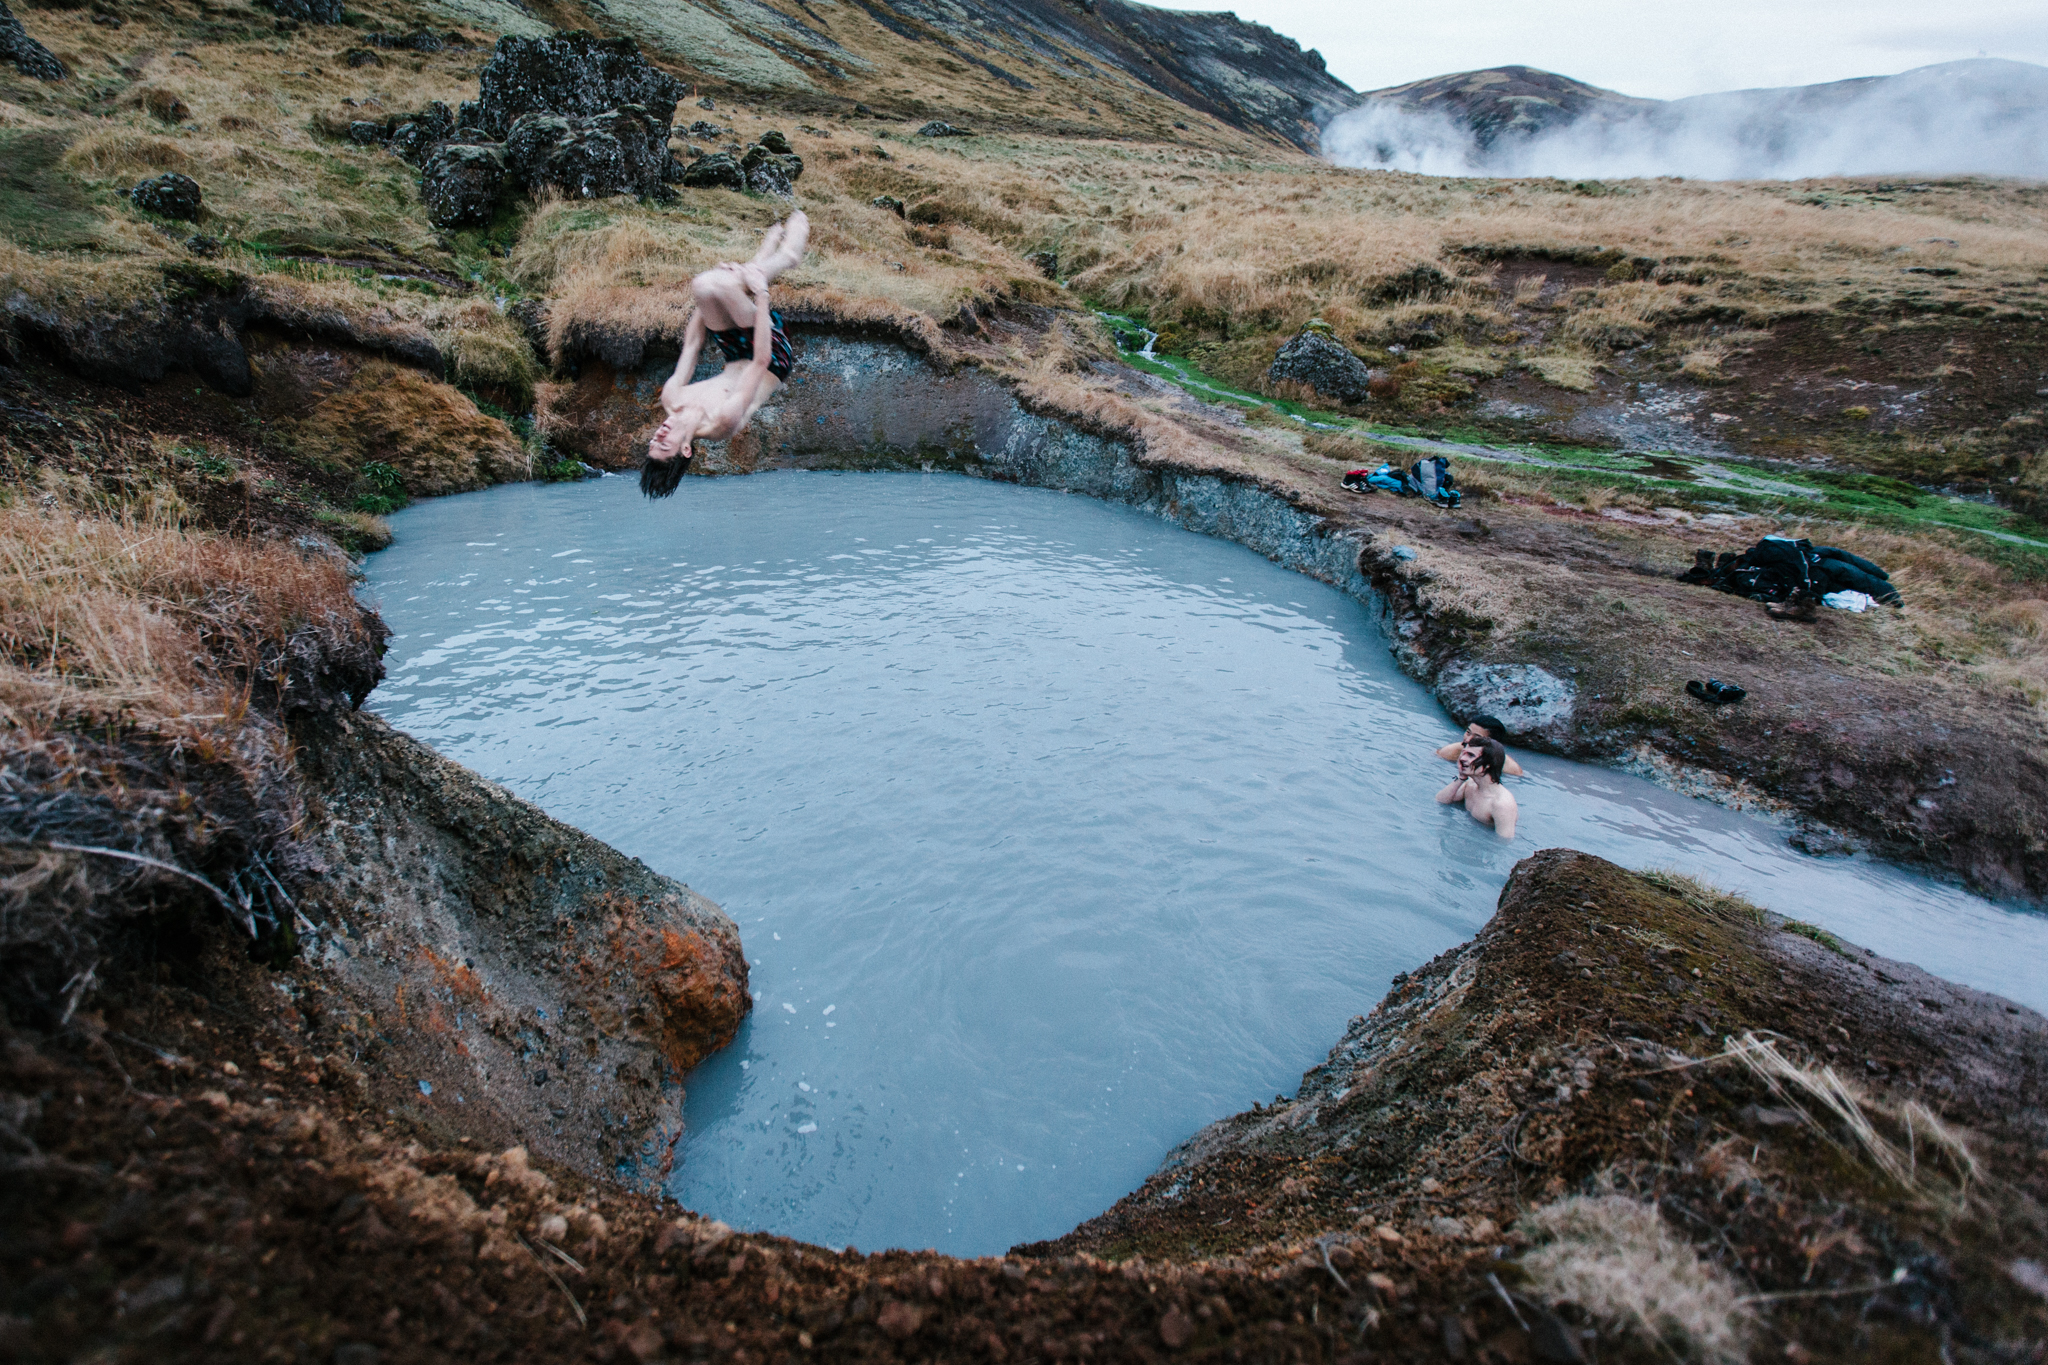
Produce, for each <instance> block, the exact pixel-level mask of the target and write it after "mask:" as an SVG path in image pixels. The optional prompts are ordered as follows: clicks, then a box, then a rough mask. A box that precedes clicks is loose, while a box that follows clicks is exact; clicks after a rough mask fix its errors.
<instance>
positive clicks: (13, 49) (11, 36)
mask: <svg viewBox="0 0 2048 1365" xmlns="http://www.w3.org/2000/svg"><path fill="white" fill-rule="evenodd" d="M0 62H13V63H14V65H15V69H16V70H18V71H20V72H21V74H22V75H24V76H29V77H33V78H34V79H36V80H39V81H61V80H63V79H64V63H62V62H60V61H58V60H57V59H56V58H55V57H53V56H51V55H50V49H48V48H47V47H44V46H43V45H42V44H41V43H39V42H37V41H36V40H35V39H33V38H31V37H29V36H28V30H27V29H25V28H23V27H22V26H21V20H19V19H17V18H15V17H14V11H13V10H10V9H8V8H7V0H0Z"/></svg>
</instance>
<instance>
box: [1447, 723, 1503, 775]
mask: <svg viewBox="0 0 2048 1365" xmlns="http://www.w3.org/2000/svg"><path fill="white" fill-rule="evenodd" d="M1489 739H1490V740H1492V741H1493V742H1494V743H1496V744H1500V745H1506V744H1507V742H1508V727H1507V726H1505V725H1503V724H1501V723H1500V722H1499V721H1498V720H1496V719H1494V718H1493V717H1492V716H1474V717H1472V723H1471V724H1469V725H1467V726H1466V727H1465V733H1464V734H1462V735H1460V736H1459V737H1458V738H1456V739H1454V740H1452V741H1451V742H1450V743H1449V744H1446V745H1444V747H1443V748H1441V749H1438V750H1437V751H1436V756H1437V757H1438V758H1440V759H1442V760H1443V761H1444V762H1446V763H1456V762H1457V761H1458V751H1459V750H1460V749H1463V748H1464V747H1465V746H1466V745H1468V744H1482V743H1484V742H1485V741H1487V740H1489ZM1502 771H1503V772H1505V773H1506V774H1507V775H1508V776H1509V777H1520V776H1521V775H1522V765H1521V764H1519V763H1517V762H1515V760H1514V757H1513V756H1512V755H1510V756H1509V757H1508V761H1507V766H1506V767H1505V768H1503V769H1502Z"/></svg>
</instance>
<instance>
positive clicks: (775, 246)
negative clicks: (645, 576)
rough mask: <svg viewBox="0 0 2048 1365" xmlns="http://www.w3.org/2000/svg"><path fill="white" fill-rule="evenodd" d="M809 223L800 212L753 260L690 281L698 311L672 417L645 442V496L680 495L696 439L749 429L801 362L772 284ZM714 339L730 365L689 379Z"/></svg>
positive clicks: (798, 248)
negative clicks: (771, 296) (771, 300)
mask: <svg viewBox="0 0 2048 1365" xmlns="http://www.w3.org/2000/svg"><path fill="white" fill-rule="evenodd" d="M810 235H811V224H810V220H809V219H807V218H805V217H804V215H803V213H802V211H801V210H799V211H798V212H796V213H792V214H790V215H789V218H788V220H787V221H785V222H781V223H777V224H776V225H775V226H774V227H772V228H769V229H768V234H767V236H765V237H763V238H762V239H761V249H760V250H759V251H757V252H755V253H754V259H753V260H751V261H748V262H747V263H746V264H745V265H741V264H739V263H738V262H735V261H726V262H724V263H723V264H721V265H715V266H713V267H712V268H711V269H709V270H707V271H705V272H704V273H703V274H701V275H699V276H698V277H697V278H696V279H694V280H692V281H690V288H691V290H692V291H693V292H694V293H695V295H696V300H697V306H696V307H695V308H694V309H693V310H691V313H690V321H689V324H688V325H687V326H686V327H685V328H684V330H683V354H682V358H681V359H680V360H678V361H677V362H676V372H675V373H674V374H672V375H670V376H669V378H668V382H667V383H665V384H663V385H662V386H661V406H662V407H663V408H664V409H666V410H667V413H668V416H667V418H666V419H665V420H663V422H662V424H661V425H660V426H659V427H656V428H655V431H654V439H653V440H651V441H649V442H648V443H647V462H646V463H645V464H643V465H641V466H640V491H641V492H643V493H645V494H646V495H647V496H648V497H650V498H665V497H667V496H668V495H669V494H671V493H673V492H675V491H676V485H677V484H679V483H681V482H682V480H683V473H684V471H685V470H687V469H688V468H689V467H690V457H691V455H692V454H694V453H695V452H694V451H693V450H692V449H691V446H692V444H693V443H694V442H697V441H723V440H726V439H727V438H729V437H732V436H736V435H738V434H739V433H740V432H741V431H743V430H745V429H746V425H747V423H748V422H749V421H750V420H752V418H753V416H754V414H755V413H756V412H758V411H760V409H761V405H762V404H763V403H766V402H767V401H768V400H769V399H770V398H773V397H774V396H775V393H776V390H778V389H780V388H781V387H782V383H783V381H784V380H785V379H787V378H789V371H790V367H791V366H792V365H793V364H795V361H796V357H795V356H794V355H793V354H792V353H791V351H790V349H789V338H788V337H787V336H785V335H783V331H782V316H781V314H779V313H777V312H775V311H774V310H773V309H771V308H770V307H769V306H768V286H769V285H770V284H772V283H773V282H774V280H775V277H776V276H777V275H780V274H781V273H782V272H783V271H785V270H787V269H789V268H790V267H791V266H793V265H795V264H796V263H797V262H798V261H801V260H802V259H803V258H804V244H805V243H806V242H807V241H809V240H810ZM707 334H708V335H709V336H710V337H711V339H712V340H714V341H716V342H717V343H718V349H719V351H720V352H721V353H723V354H724V356H725V368H724V369H722V370H720V371H719V372H718V373H717V374H715V375H713V376H712V377H711V378H709V379H705V380H700V381H698V382H697V383H694V384H693V383H691V382H690V376H691V375H692V374H694V373H696V370H697V357H698V356H699V355H701V354H702V353H703V350H704V338H705V336H706V335H707Z"/></svg>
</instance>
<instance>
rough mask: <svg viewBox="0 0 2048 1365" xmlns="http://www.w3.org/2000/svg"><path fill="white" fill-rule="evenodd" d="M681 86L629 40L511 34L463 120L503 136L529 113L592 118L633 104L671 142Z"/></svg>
mask: <svg viewBox="0 0 2048 1365" xmlns="http://www.w3.org/2000/svg"><path fill="white" fill-rule="evenodd" d="M683 89H684V87H683V83H682V82H681V81H679V80H677V79H676V78H675V77H673V76H671V75H669V74H668V73H667V72H664V71H658V70H656V69H655V68H654V67H652V66H649V65H648V64H647V59H646V58H645V57H642V56H641V55H640V50H639V49H638V48H636V47H635V46H634V45H633V43H632V40H631V39H627V38H596V37H593V36H592V35H590V34H588V33H562V34H557V35H555V36H553V37H548V38H520V37H505V38H500V39H499V40H498V48H497V51H496V52H494V53H493V54H492V55H491V60H490V61H489V62H488V63H486V64H485V66H484V70H483V76H482V78H481V83H480V88H479V93H478V96H477V98H476V100H475V101H474V102H472V103H470V104H465V105H463V106H462V113H463V118H462V122H463V125H464V126H465V127H476V128H481V129H482V130H483V131H484V132H486V133H488V134H490V135H491V136H492V137H495V138H502V137H507V136H509V135H510V134H511V132H512V125H513V124H514V123H516V122H518V121H519V119H520V117H521V116H522V115H525V114H536V113H539V114H563V115H582V116H584V117H588V116H590V115H593V114H602V113H604V112H605V111H606V110H609V109H617V108H620V107H621V106H623V105H628V104H634V105H638V106H640V108H641V109H642V110H643V111H644V112H645V114H646V115H647V116H648V117H650V118H652V119H653V120H654V121H655V122H656V123H659V124H660V125H661V128H662V138H663V141H666V140H667V137H668V129H669V126H670V125H671V124H672V123H674V121H675V113H676V102H677V101H678V100H680V99H681V98H682V95H683Z"/></svg>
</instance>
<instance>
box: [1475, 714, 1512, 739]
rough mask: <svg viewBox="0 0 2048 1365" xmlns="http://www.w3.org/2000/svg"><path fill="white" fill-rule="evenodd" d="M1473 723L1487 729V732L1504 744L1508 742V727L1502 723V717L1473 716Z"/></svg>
mask: <svg viewBox="0 0 2048 1365" xmlns="http://www.w3.org/2000/svg"><path fill="white" fill-rule="evenodd" d="M1471 724H1473V725H1476V726H1478V727H1479V728H1480V729H1482V730H1484V731H1486V733H1487V734H1489V735H1492V736H1493V737H1494V738H1495V739H1497V740H1499V741H1501V742H1502V743H1503V744H1505V743H1506V742H1507V738H1508V727H1507V726H1505V725H1503V724H1501V723H1500V719H1499V718H1498V717H1496V716H1474V717H1472V720H1471Z"/></svg>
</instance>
